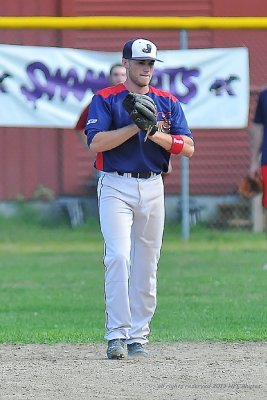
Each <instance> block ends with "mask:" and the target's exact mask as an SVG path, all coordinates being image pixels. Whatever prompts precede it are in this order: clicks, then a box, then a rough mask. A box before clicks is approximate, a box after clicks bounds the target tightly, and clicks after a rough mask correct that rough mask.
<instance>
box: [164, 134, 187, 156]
mask: <svg viewBox="0 0 267 400" xmlns="http://www.w3.org/2000/svg"><path fill="white" fill-rule="evenodd" d="M171 137H172V145H171V148H170V150H168V151H169V153H171V154H180V153H181V151H182V150H183V147H184V139H183V138H182V136H176V135H171Z"/></svg>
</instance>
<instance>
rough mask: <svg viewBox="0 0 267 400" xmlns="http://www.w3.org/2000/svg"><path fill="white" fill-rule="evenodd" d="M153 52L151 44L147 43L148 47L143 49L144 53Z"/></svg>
mask: <svg viewBox="0 0 267 400" xmlns="http://www.w3.org/2000/svg"><path fill="white" fill-rule="evenodd" d="M151 50H152V46H151V44H149V43H147V45H146V47H144V48H143V49H142V52H143V53H146V54H148V53H151Z"/></svg>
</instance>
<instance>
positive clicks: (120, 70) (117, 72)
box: [109, 64, 126, 85]
mask: <svg viewBox="0 0 267 400" xmlns="http://www.w3.org/2000/svg"><path fill="white" fill-rule="evenodd" d="M109 80H110V82H111V84H112V85H117V84H118V83H124V82H125V80H126V69H125V67H124V66H123V65H122V64H113V65H112V66H111V68H110V71H109Z"/></svg>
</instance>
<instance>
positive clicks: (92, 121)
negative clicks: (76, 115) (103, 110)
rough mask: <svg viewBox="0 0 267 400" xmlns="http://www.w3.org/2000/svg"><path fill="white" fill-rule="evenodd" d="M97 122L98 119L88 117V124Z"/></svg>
mask: <svg viewBox="0 0 267 400" xmlns="http://www.w3.org/2000/svg"><path fill="white" fill-rule="evenodd" d="M96 122H97V119H88V121H87V124H86V125H90V124H95V123H96Z"/></svg>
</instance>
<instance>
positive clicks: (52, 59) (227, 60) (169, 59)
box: [0, 45, 249, 129]
mask: <svg viewBox="0 0 267 400" xmlns="http://www.w3.org/2000/svg"><path fill="white" fill-rule="evenodd" d="M158 57H159V58H160V59H161V60H163V61H164V63H159V62H156V64H155V71H154V77H153V79H152V82H151V84H152V85H153V86H156V87H159V88H162V89H164V90H167V91H170V92H171V93H172V94H173V95H175V96H176V97H177V98H178V99H179V100H180V102H181V104H182V107H183V109H184V112H185V115H186V118H187V120H188V123H189V126H190V128H205V129H209V128H243V127H246V126H247V121H248V110H249V60H248V49H247V48H231V49H203V50H202V49H199V50H166V51H165V50H163V51H159V52H158ZM0 60H1V61H0V126H13V127H14V126H17V127H27V126H28V127H50V128H73V127H74V126H75V124H76V122H77V119H78V117H79V115H80V112H81V111H82V110H83V109H84V107H85V106H86V105H87V104H88V102H89V101H90V99H91V97H92V96H93V94H94V93H95V92H96V91H98V90H99V89H101V88H103V87H105V86H108V85H109V81H108V76H109V69H110V66H111V65H112V64H113V63H115V62H116V63H117V62H121V53H109V52H107V53H104V52H96V51H86V50H77V49H66V48H55V47H52V48H51V47H37V46H15V45H0Z"/></svg>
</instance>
